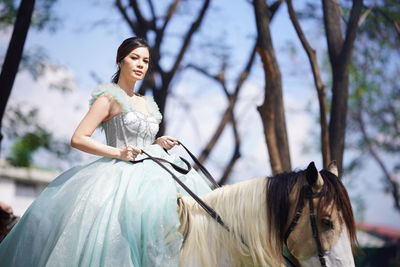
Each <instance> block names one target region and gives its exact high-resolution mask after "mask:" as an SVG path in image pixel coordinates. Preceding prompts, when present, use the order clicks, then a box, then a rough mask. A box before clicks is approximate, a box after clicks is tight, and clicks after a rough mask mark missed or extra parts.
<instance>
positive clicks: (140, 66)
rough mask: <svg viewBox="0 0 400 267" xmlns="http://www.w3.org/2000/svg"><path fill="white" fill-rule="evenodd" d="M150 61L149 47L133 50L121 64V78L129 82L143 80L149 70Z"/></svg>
mask: <svg viewBox="0 0 400 267" xmlns="http://www.w3.org/2000/svg"><path fill="white" fill-rule="evenodd" d="M149 61H150V58H149V49H147V47H137V48H135V49H133V50H132V51H131V52H130V53H129V54H128V55H127V56H126V57H125V58H124V59H123V60H122V61H121V63H120V64H119V66H120V69H121V73H120V78H123V79H126V80H127V81H132V80H133V81H137V80H141V79H143V78H144V75H145V74H146V72H147V69H148V68H149Z"/></svg>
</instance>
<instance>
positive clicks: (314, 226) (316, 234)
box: [284, 185, 326, 267]
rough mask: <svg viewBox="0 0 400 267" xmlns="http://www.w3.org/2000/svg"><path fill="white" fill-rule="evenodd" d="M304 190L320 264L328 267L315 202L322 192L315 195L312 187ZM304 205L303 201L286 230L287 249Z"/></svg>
mask: <svg viewBox="0 0 400 267" xmlns="http://www.w3.org/2000/svg"><path fill="white" fill-rule="evenodd" d="M303 190H304V198H305V200H308V205H309V209H310V224H311V230H312V235H313V238H314V240H315V243H316V244H317V250H318V258H319V262H320V263H321V266H323V267H326V261H325V258H324V256H325V252H324V250H323V249H322V245H321V239H320V237H319V232H318V227H317V215H316V214H315V209H314V202H313V199H314V198H320V197H321V192H319V193H313V191H312V187H311V186H310V185H308V186H306V187H305V188H304V189H303ZM304 204H305V201H301V202H300V203H299V205H298V206H297V210H296V213H295V216H294V218H293V220H292V222H291V223H290V225H289V227H288V229H287V230H286V233H285V237H284V238H285V239H284V240H285V245H286V247H287V240H288V238H289V235H290V234H291V233H292V232H293V230H294V228H295V227H296V225H297V223H298V221H299V219H300V217H301V214H302V212H303V208H304ZM288 252H289V249H288ZM289 253H290V252H289ZM291 256H292V255H291ZM285 258H286V260H287V261H289V263H291V264H292V265H293V266H296V264H294V263H293V262H292V261H291V260H290V259H289V258H288V257H285Z"/></svg>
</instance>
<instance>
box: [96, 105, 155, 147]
mask: <svg viewBox="0 0 400 267" xmlns="http://www.w3.org/2000/svg"><path fill="white" fill-rule="evenodd" d="M103 128H104V131H105V134H106V140H107V145H109V146H113V147H118V148H124V147H126V146H127V145H132V146H135V147H138V148H144V147H146V146H147V145H150V144H151V143H152V142H153V141H154V139H155V136H156V134H157V132H158V122H157V120H156V118H155V117H152V116H151V115H146V114H144V113H141V112H139V111H129V112H126V113H121V114H119V115H117V116H115V117H114V118H112V119H111V120H108V121H106V122H104V123H103Z"/></svg>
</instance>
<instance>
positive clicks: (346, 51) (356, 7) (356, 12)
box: [340, 0, 363, 66]
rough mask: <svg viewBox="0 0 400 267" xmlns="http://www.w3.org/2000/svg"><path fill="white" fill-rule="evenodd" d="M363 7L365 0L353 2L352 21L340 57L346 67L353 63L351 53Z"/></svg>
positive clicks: (348, 25) (348, 26)
mask: <svg viewBox="0 0 400 267" xmlns="http://www.w3.org/2000/svg"><path fill="white" fill-rule="evenodd" d="M362 7H363V0H353V6H352V8H351V11H350V19H349V23H348V24H347V29H346V38H345V40H344V43H343V47H342V49H341V51H340V57H341V58H342V60H343V61H342V64H344V65H345V66H347V65H348V64H349V63H350V61H351V52H352V50H353V46H354V40H355V39H356V34H357V29H358V22H359V20H360V16H361V10H362Z"/></svg>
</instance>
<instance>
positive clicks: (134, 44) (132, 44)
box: [111, 37, 150, 83]
mask: <svg viewBox="0 0 400 267" xmlns="http://www.w3.org/2000/svg"><path fill="white" fill-rule="evenodd" d="M138 47H146V48H147V49H149V51H150V47H149V45H148V44H147V41H146V40H145V39H144V38H141V37H131V38H128V39H125V40H124V41H123V42H122V44H121V45H120V46H119V47H118V50H117V57H116V60H115V61H116V63H117V64H118V63H121V61H122V60H123V59H124V58H125V57H126V56H127V55H129V53H130V52H132V50H133V49H136V48H138ZM120 72H121V69H120V67H119V66H118V70H117V72H116V73H115V74H114V75H113V76H112V80H111V81H112V82H113V83H117V82H118V79H119V74H120Z"/></svg>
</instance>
